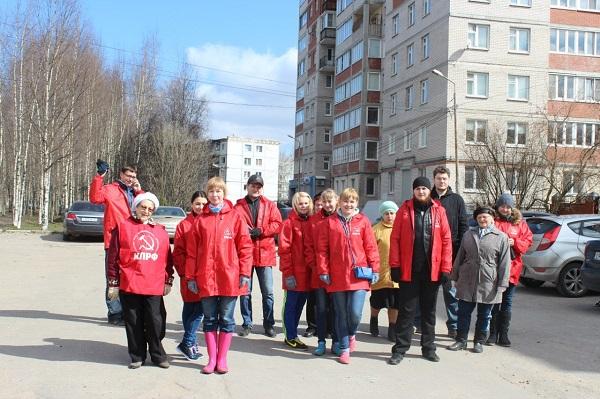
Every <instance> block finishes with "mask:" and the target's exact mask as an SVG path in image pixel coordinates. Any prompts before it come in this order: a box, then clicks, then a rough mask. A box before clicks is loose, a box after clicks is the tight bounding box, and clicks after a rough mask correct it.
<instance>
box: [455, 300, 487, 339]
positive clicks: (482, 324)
mask: <svg viewBox="0 0 600 399" xmlns="http://www.w3.org/2000/svg"><path fill="white" fill-rule="evenodd" d="M493 306H494V305H493V304H491V303H477V302H467V301H463V300H462V299H459V300H458V334H459V336H460V337H462V338H463V339H466V337H467V335H468V334H469V327H470V326H471V313H473V310H474V309H475V307H477V322H476V323H475V334H477V333H480V334H484V333H485V334H487V333H488V331H489V330H490V319H491V318H492V307H493Z"/></svg>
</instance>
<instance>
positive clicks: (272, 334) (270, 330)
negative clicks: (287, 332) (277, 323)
mask: <svg viewBox="0 0 600 399" xmlns="http://www.w3.org/2000/svg"><path fill="white" fill-rule="evenodd" d="M265 335H266V336H267V337H269V338H275V337H276V336H277V333H275V329H274V328H273V327H267V328H265ZM303 345H304V344H303Z"/></svg>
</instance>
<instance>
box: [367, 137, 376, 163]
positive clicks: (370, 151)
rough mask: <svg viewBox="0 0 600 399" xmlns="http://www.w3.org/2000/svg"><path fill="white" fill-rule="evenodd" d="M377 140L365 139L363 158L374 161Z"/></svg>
mask: <svg viewBox="0 0 600 399" xmlns="http://www.w3.org/2000/svg"><path fill="white" fill-rule="evenodd" d="M378 144H379V142H377V141H365V160H367V161H376V160H377V147H378Z"/></svg>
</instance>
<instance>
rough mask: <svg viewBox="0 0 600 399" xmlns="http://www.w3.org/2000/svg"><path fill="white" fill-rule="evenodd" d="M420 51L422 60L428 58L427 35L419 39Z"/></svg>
mask: <svg viewBox="0 0 600 399" xmlns="http://www.w3.org/2000/svg"><path fill="white" fill-rule="evenodd" d="M421 50H422V56H423V59H424V60H425V59H427V58H429V34H426V35H425V36H423V37H422V38H421Z"/></svg>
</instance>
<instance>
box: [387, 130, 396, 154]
mask: <svg viewBox="0 0 600 399" xmlns="http://www.w3.org/2000/svg"><path fill="white" fill-rule="evenodd" d="M395 153H396V135H395V134H390V135H389V136H388V154H395Z"/></svg>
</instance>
